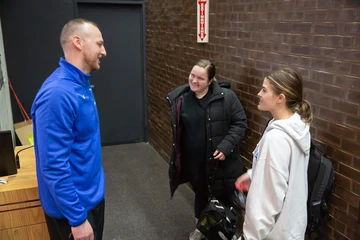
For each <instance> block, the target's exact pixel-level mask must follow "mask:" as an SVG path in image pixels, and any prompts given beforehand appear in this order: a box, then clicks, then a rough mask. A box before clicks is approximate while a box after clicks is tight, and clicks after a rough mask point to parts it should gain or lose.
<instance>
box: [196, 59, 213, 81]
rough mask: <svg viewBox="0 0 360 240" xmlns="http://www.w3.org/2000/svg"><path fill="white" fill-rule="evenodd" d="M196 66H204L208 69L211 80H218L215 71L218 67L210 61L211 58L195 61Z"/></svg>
mask: <svg viewBox="0 0 360 240" xmlns="http://www.w3.org/2000/svg"><path fill="white" fill-rule="evenodd" d="M195 66H199V67H202V68H205V69H206V71H207V75H208V78H209V79H208V80H209V81H211V80H214V81H216V79H215V73H216V69H215V64H214V63H212V62H210V61H209V60H206V59H200V60H199V61H198V62H197V63H195Z"/></svg>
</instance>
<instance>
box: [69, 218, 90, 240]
mask: <svg viewBox="0 0 360 240" xmlns="http://www.w3.org/2000/svg"><path fill="white" fill-rule="evenodd" d="M71 233H72V236H73V238H74V240H94V232H93V229H92V227H91V225H90V223H89V221H88V220H85V222H83V223H82V224H80V225H79V226H76V227H71Z"/></svg>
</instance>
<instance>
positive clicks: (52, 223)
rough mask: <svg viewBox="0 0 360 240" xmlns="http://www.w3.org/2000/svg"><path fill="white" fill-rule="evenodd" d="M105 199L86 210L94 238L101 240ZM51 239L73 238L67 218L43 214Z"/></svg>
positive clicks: (65, 239)
mask: <svg viewBox="0 0 360 240" xmlns="http://www.w3.org/2000/svg"><path fill="white" fill-rule="evenodd" d="M104 214H105V200H104V199H103V200H102V201H101V202H100V203H99V204H98V205H97V206H96V207H95V208H93V209H92V210H90V211H89V212H88V216H87V220H88V221H89V223H90V225H91V227H92V228H93V231H94V239H95V240H102V235H103V231H104ZM45 219H46V224H47V227H48V231H49V235H50V239H51V240H69V239H73V237H72V235H71V234H70V233H71V226H70V224H69V222H68V220H67V219H58V218H53V217H50V216H48V215H46V214H45Z"/></svg>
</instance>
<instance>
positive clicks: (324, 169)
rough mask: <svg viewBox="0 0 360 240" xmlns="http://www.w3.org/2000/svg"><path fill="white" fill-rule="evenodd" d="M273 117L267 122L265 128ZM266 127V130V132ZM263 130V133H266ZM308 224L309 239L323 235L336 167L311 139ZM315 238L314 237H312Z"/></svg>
mask: <svg viewBox="0 0 360 240" xmlns="http://www.w3.org/2000/svg"><path fill="white" fill-rule="evenodd" d="M270 121H271V119H270V120H269V121H268V122H267V123H266V126H265V129H266V127H267V126H268V124H269V122H270ZM265 129H264V132H265ZM264 132H263V134H264ZM307 173H308V200H307V216H308V219H307V226H306V235H307V236H308V239H310V237H311V236H312V235H313V234H316V236H317V237H318V238H320V239H321V238H322V237H323V230H324V226H325V223H326V222H327V221H328V217H329V208H328V206H329V201H330V197H331V194H332V191H333V185H334V180H335V177H334V168H333V166H332V163H331V161H330V160H329V159H328V158H327V157H326V155H325V149H324V147H323V146H321V145H320V144H314V143H313V141H312V140H311V147H310V156H309V166H308V170H307ZM311 239H313V238H311Z"/></svg>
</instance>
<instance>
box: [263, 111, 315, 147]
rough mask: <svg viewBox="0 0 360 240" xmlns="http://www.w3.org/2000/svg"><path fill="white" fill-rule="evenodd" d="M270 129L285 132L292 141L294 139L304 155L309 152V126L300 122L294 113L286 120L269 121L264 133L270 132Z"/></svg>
mask: <svg viewBox="0 0 360 240" xmlns="http://www.w3.org/2000/svg"><path fill="white" fill-rule="evenodd" d="M299 120H300V121H299ZM272 129H279V130H281V131H284V132H286V133H287V134H288V135H289V136H290V137H291V138H292V139H294V141H295V142H296V143H297V144H298V145H299V147H300V149H301V150H302V151H303V152H304V153H308V152H309V151H310V145H311V144H310V141H311V137H310V133H309V130H310V126H309V124H307V123H305V122H303V121H302V120H301V117H300V115H299V114H298V113H294V114H293V115H292V116H291V117H289V118H288V119H283V120H274V119H273V120H271V121H270V122H269V125H268V127H267V128H266V130H265V132H268V131H271V130H272Z"/></svg>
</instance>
